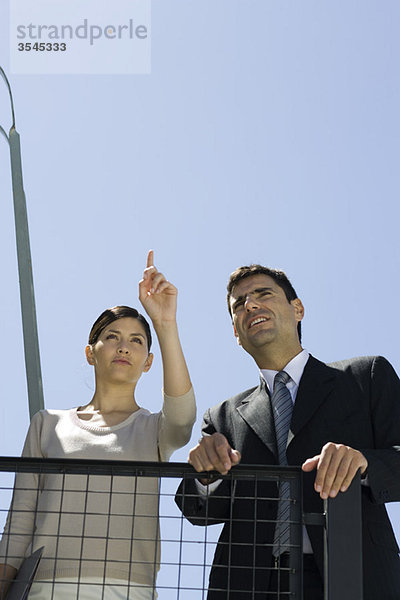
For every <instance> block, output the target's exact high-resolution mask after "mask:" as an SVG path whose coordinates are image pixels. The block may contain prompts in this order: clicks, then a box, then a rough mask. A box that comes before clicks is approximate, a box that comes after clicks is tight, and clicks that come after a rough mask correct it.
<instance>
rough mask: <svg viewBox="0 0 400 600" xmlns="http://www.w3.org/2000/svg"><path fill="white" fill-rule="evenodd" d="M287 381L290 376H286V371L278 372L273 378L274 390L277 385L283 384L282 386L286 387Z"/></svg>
mask: <svg viewBox="0 0 400 600" xmlns="http://www.w3.org/2000/svg"><path fill="white" fill-rule="evenodd" d="M289 381H290V375H288V374H287V373H286V371H279V373H277V374H276V375H275V378H274V389H275V387H276V384H277V383H283V385H286V384H287V383H288V382H289Z"/></svg>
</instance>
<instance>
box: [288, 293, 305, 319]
mask: <svg viewBox="0 0 400 600" xmlns="http://www.w3.org/2000/svg"><path fill="white" fill-rule="evenodd" d="M290 304H291V305H292V306H293V307H294V311H295V316H296V320H297V321H302V319H303V317H304V306H303V303H302V301H301V300H300V298H295V299H294V300H291V302H290Z"/></svg>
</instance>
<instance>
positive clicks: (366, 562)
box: [176, 356, 400, 600]
mask: <svg viewBox="0 0 400 600" xmlns="http://www.w3.org/2000/svg"><path fill="white" fill-rule="evenodd" d="M216 431H217V432H220V433H223V434H224V435H225V436H226V437H227V439H228V442H229V444H230V445H231V446H232V448H235V449H237V450H239V451H240V452H241V454H242V460H241V462H242V464H256V465H259V464H264V465H274V464H277V462H278V459H277V451H276V439H275V428H274V420H273V415H272V410H271V403H270V400H269V398H268V394H267V391H266V387H265V382H264V381H263V380H262V381H261V383H260V385H259V386H258V387H257V388H253V389H250V390H247V391H245V392H243V393H241V394H238V395H237V396H235V397H233V398H231V399H229V400H227V401H225V402H222V403H221V404H219V405H217V406H215V407H213V408H210V409H209V410H208V411H207V412H206V414H205V416H204V421H203V433H204V434H205V435H211V434H212V433H214V432H216ZM327 442H335V443H342V444H346V445H348V446H351V447H352V448H355V449H358V450H360V451H361V452H362V453H363V454H364V455H365V457H366V458H367V460H368V483H369V485H368V486H363V487H362V525H363V567H364V598H365V600H377V599H378V598H379V600H399V598H400V562H399V558H398V551H399V549H398V546H397V543H396V540H395V537H394V534H393V530H392V527H391V524H390V521H389V519H388V516H387V513H386V509H385V507H384V503H385V502H390V501H398V500H400V380H399V378H398V377H397V375H396V373H395V371H394V370H393V368H392V366H391V365H390V364H389V363H388V361H387V360H386V359H384V358H382V357H361V358H354V359H350V360H346V361H340V362H336V363H332V364H330V365H326V364H324V363H322V362H320V361H318V360H316V359H315V358H313V357H312V356H310V358H309V360H308V362H307V364H306V366H305V369H304V372H303V376H302V378H301V381H300V385H299V389H298V392H297V397H296V402H295V405H294V408H293V414H292V420H291V425H290V431H289V436H288V444H287V450H286V454H287V459H288V464H289V465H301V464H302V463H303V462H304V461H305V460H306V459H307V458H310V457H312V456H315V455H316V454H319V453H320V451H321V448H322V447H323V446H324V444H326V443H327ZM314 479H315V472H312V473H306V474H305V475H304V491H303V496H304V498H303V501H304V504H303V508H304V511H305V512H322V508H323V507H322V501H321V499H320V497H319V495H318V494H317V493H316V492H315V491H314V488H313V483H314ZM196 494H197V492H196V488H195V484H194V481H190V480H187V481H185V482H182V484H181V486H180V488H179V490H178V493H177V497H176V501H177V503H178V505H179V506H180V508H181V510H182V511H183V513H184V514H185V516H186V517H187V518H188V519H189V520H190V521H191V522H192V523H194V524H198V525H204V524H205V522H206V521H207V522H208V524H209V523H210V522H224V523H225V526H224V528H223V530H222V533H221V536H220V539H219V543H218V546H217V549H216V552H215V556H214V561H213V567H212V570H211V574H210V587H209V593H208V600H222V599H226V598H227V597H228V596H227V592H226V590H227V589H230V590H239V591H237V592H234V591H231V592H230V594H229V598H230V599H231V600H239V599H240V600H245V599H246V598H250V597H251V593H250V590H252V589H253V588H254V589H255V590H256V591H257V592H258V594H257V596H256V597H257V598H262V599H264V598H265V599H266V598H267V596H266V595H264V594H263V592H266V591H267V590H268V584H269V581H268V578H269V573H268V571H267V570H265V567H266V566H268V565H270V562H271V544H272V540H273V535H274V529H275V526H274V523H271V522H268V521H273V520H274V519H275V518H276V506H277V503H276V502H274V501H273V500H271V498H274V497H276V495H277V486H276V484H275V483H263V484H260V483H257V490H256V489H255V484H252V483H249V482H244V481H238V482H237V485H236V488H235V492H234V498H232V494H231V484H230V482H229V481H227V480H225V481H223V482H222V483H221V485H220V486H219V488H218V490H217V492H216V493H215V496H214V497H213V496H210V498H209V501H208V502H207V503H205V502H204V501H202V500H201V499H200V498H199V496H197V495H196ZM252 495H255V496H256V500H255V501H252V500H251V499H250V498H251V496H252ZM230 517H231V518H232V523H233V525H232V526H230V525H229V522H227V521H228V520H229V518H230ZM307 532H308V535H309V537H310V540H311V544H312V547H313V551H314V557H315V560H316V562H317V565H318V568H319V569H320V571H321V574H322V572H323V537H322V535H323V534H322V528H320V527H315V526H308V527H307ZM254 541H255V542H256V544H255V545H254ZM228 542H229V543H228ZM254 547H255V551H254ZM228 565H229V567H228ZM254 567H255V569H254ZM263 567H264V569H263ZM246 591H248V593H246Z"/></svg>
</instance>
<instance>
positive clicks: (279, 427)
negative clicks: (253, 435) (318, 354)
mask: <svg viewBox="0 0 400 600" xmlns="http://www.w3.org/2000/svg"><path fill="white" fill-rule="evenodd" d="M288 381H290V376H289V375H288V374H287V373H285V371H280V372H279V373H277V374H276V375H275V379H274V391H273V393H272V397H271V404H272V410H273V414H274V420H275V433H276V444H277V450H278V458H279V464H280V465H287V458H286V444H287V439H288V433H289V427H290V421H291V418H292V412H293V401H292V397H291V395H290V392H289V390H288V389H287V387H286V384H287V383H288ZM289 545H290V484H289V482H286V481H282V482H281V483H280V484H279V502H278V515H277V522H276V527H275V537H274V545H273V549H272V552H273V555H274V556H279V555H280V554H282V552H287V551H288V550H289Z"/></svg>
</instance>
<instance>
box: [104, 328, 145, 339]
mask: <svg viewBox="0 0 400 600" xmlns="http://www.w3.org/2000/svg"><path fill="white" fill-rule="evenodd" d="M105 333H118V334H119V335H121V332H120V330H119V329H107V330H106V332H105ZM129 335H140V337H142V338H143V339H144V337H145V336H144V335H143V333H140V332H137V333H136V332H135V331H132V332H131V333H130V334H129Z"/></svg>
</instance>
